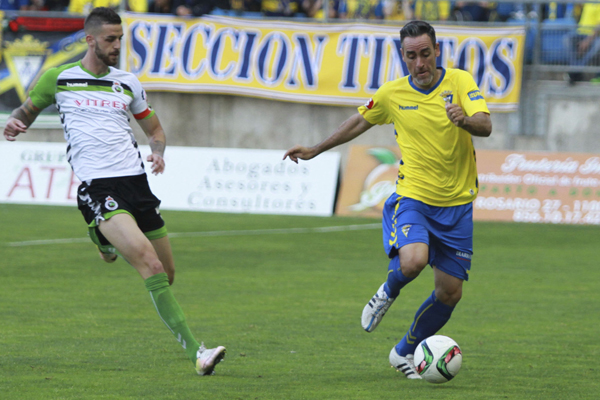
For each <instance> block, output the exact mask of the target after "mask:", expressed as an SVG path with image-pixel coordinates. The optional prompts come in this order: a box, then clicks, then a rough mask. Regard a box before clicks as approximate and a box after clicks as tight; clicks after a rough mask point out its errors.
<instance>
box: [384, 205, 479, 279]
mask: <svg viewBox="0 0 600 400" xmlns="http://www.w3.org/2000/svg"><path fill="white" fill-rule="evenodd" d="M382 225H383V247H384V249H385V252H386V253H387V255H388V257H390V258H394V257H395V256H396V255H397V254H398V250H399V249H400V248H401V247H403V246H406V245H407V244H410V243H425V244H427V245H428V246H429V265H431V266H432V267H436V268H438V269H440V270H442V271H444V272H445V273H447V274H449V275H452V276H454V277H456V278H459V279H462V280H465V281H466V280H469V271H470V270H471V256H472V255H473V204H472V203H468V204H464V205H460V206H453V207H434V206H430V205H427V204H425V203H423V202H421V201H418V200H414V199H411V198H408V197H402V196H398V195H397V194H395V193H394V194H393V195H391V196H390V197H389V198H388V199H387V201H386V202H385V206H384V209H383V222H382Z"/></svg>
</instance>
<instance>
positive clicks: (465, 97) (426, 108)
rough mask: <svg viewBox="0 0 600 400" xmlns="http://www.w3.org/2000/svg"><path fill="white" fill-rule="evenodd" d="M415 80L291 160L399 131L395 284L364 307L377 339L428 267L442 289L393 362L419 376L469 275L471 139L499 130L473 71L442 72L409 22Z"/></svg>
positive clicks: (389, 211)
mask: <svg viewBox="0 0 600 400" xmlns="http://www.w3.org/2000/svg"><path fill="white" fill-rule="evenodd" d="M400 41H401V44H402V59H403V60H404V62H405V63H406V65H407V67H408V71H409V73H410V75H409V76H407V77H403V78H400V79H397V80H395V81H391V82H387V83H385V84H384V85H383V86H381V87H380V88H379V90H378V91H377V92H376V93H375V95H374V96H373V98H372V99H370V100H369V102H368V103H367V104H366V105H364V106H361V107H359V108H358V113H357V114H355V115H353V116H351V117H350V118H348V119H347V120H346V121H345V122H344V123H342V125H340V127H339V128H338V129H337V130H336V131H335V132H334V133H333V134H332V135H331V136H329V137H328V138H327V139H325V140H324V141H323V142H321V143H319V144H317V145H316V146H312V147H304V146H298V145H297V146H294V147H292V148H291V149H290V150H288V151H287V152H286V153H285V155H284V157H283V158H284V159H285V158H287V157H289V158H290V159H291V160H292V161H294V162H298V160H299V159H302V160H310V159H311V158H313V157H316V156H317V155H319V154H320V153H322V152H324V151H326V150H329V149H331V148H333V147H335V146H338V145H340V144H342V143H346V142H348V141H350V140H352V139H354V138H356V137H357V136H359V135H361V134H362V133H364V132H365V131H367V130H368V129H369V128H371V127H372V126H373V125H375V124H377V125H381V124H391V123H393V124H394V128H395V130H396V140H397V142H398V145H399V146H400V151H401V152H402V160H401V161H400V168H399V171H398V181H397V186H396V187H397V188H396V193H394V194H393V195H392V196H390V198H389V199H388V200H387V201H386V205H385V207H384V211H383V223H382V225H383V242H384V248H385V251H386V253H387V255H388V257H389V258H390V263H389V266H388V275H387V281H386V282H384V283H383V284H382V285H381V287H380V288H379V290H378V291H377V293H376V294H375V296H373V298H372V299H371V300H370V301H369V303H368V304H367V305H366V306H365V308H364V310H363V314H362V318H361V323H362V326H363V328H364V329H365V330H366V331H367V332H372V331H373V330H374V329H375V328H376V327H377V325H378V324H379V322H380V321H381V319H382V318H383V316H384V315H385V313H386V311H387V310H388V309H389V307H390V306H391V305H392V303H393V302H394V300H395V299H396V298H397V297H398V295H399V294H400V289H402V288H403V287H404V286H405V285H406V284H408V283H409V282H411V281H412V280H413V279H414V278H416V277H417V276H418V275H419V273H420V272H421V271H422V270H423V269H424V268H425V266H426V265H427V264H429V265H431V267H432V268H433V271H434V283H435V290H434V291H433V293H432V294H431V296H429V297H428V298H427V300H425V302H424V303H423V304H422V305H421V307H420V308H419V310H418V311H417V312H416V314H415V319H414V321H413V323H412V325H411V327H410V328H409V330H408V332H407V333H406V335H405V336H404V337H403V338H402V340H401V341H400V343H398V344H397V345H396V346H394V347H393V348H392V351H391V352H390V363H391V364H392V366H393V367H395V368H396V369H398V370H399V371H401V372H403V373H404V375H406V377H407V378H409V379H420V378H421V377H420V375H419V374H418V372H417V370H416V368H415V366H414V362H413V354H414V350H415V348H416V346H417V345H418V344H419V342H420V341H421V340H423V339H425V338H427V337H429V336H431V335H434V334H435V333H436V332H437V331H439V330H440V329H441V328H442V327H443V326H444V325H445V324H446V322H447V321H448V320H449V319H450V316H451V314H452V311H453V310H454V307H455V306H456V304H457V303H458V302H459V300H460V299H461V296H462V286H463V282H464V281H465V280H468V278H469V275H468V274H469V270H470V268H471V256H472V254H473V206H472V202H473V200H475V197H476V196H477V192H478V185H477V169H476V165H475V150H474V148H473V142H472V140H471V136H483V137H487V136H489V135H490V134H491V132H492V123H491V120H490V115H489V110H488V108H487V105H486V103H485V100H484V99H483V96H482V95H481V92H480V91H479V88H478V87H477V84H476V83H475V81H474V80H473V78H472V77H471V75H470V74H469V73H468V72H465V71H461V70H457V69H451V68H448V69H443V68H438V67H436V58H437V57H439V55H440V49H439V45H438V44H437V42H436V38H435V30H434V29H433V27H432V26H431V25H429V24H428V23H426V22H423V21H411V22H409V23H408V24H406V25H405V26H404V27H403V28H402V30H401V31H400Z"/></svg>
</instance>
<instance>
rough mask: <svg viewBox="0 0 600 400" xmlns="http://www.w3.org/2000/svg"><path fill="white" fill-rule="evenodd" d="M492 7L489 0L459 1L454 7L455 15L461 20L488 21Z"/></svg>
mask: <svg viewBox="0 0 600 400" xmlns="http://www.w3.org/2000/svg"><path fill="white" fill-rule="evenodd" d="M490 12H491V7H490V3H488V2H487V1H479V2H474V3H471V2H464V1H459V2H457V3H456V6H455V8H454V15H455V16H456V19H457V20H459V21H473V22H488V21H489V20H490Z"/></svg>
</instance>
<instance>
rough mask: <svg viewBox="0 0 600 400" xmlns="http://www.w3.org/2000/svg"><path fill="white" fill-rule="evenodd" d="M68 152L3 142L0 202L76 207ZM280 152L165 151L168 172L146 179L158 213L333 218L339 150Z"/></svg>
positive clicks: (56, 145) (55, 145)
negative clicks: (306, 154)
mask: <svg viewBox="0 0 600 400" xmlns="http://www.w3.org/2000/svg"><path fill="white" fill-rule="evenodd" d="M66 147H67V145H66V143H65V144H63V143H34V142H14V143H8V142H4V143H2V142H0V168H2V171H3V175H2V179H1V180H0V202H3V203H23V204H48V205H73V206H75V205H76V203H77V202H76V196H77V187H78V186H79V184H80V182H79V180H78V179H77V178H76V177H75V175H74V174H73V172H72V170H71V167H70V165H69V164H68V162H67V160H66ZM140 151H141V154H142V157H143V159H144V160H145V159H146V157H147V156H148V155H149V154H150V148H149V147H148V146H140ZM284 153H285V151H284V150H249V149H216V148H197V147H176V146H170V147H168V148H167V151H166V154H165V162H166V165H167V167H166V170H165V173H164V174H161V175H158V176H154V175H151V174H149V176H148V180H149V182H150V187H151V188H152V190H153V192H154V193H155V194H156V196H157V197H158V198H159V199H161V200H162V204H161V208H162V209H169V210H190V211H212V212H233V213H255V214H284V215H314V216H330V215H332V213H333V205H334V201H335V193H336V187H337V180H338V173H339V163H340V155H339V153H333V152H332V153H327V154H323V155H322V156H320V157H318V158H316V159H315V160H312V161H311V162H310V163H302V164H300V165H298V164H295V163H293V162H291V161H289V160H285V161H283V160H282V157H283V154H284ZM148 167H149V165H147V163H146V168H147V170H148Z"/></svg>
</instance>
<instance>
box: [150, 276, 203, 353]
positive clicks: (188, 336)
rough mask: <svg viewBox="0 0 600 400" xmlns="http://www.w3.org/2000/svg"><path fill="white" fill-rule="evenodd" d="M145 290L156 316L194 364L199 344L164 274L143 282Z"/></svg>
mask: <svg viewBox="0 0 600 400" xmlns="http://www.w3.org/2000/svg"><path fill="white" fill-rule="evenodd" d="M144 283H145V284H146V289H148V291H149V292H150V298H152V302H153V303H154V307H155V308H156V311H157V312H158V316H159V317H160V319H162V321H163V322H164V323H165V325H166V326H167V328H169V330H170V331H171V333H172V334H173V335H174V336H175V339H177V341H178V342H179V343H180V344H181V346H183V349H184V350H185V353H186V354H187V355H188V357H189V358H190V360H192V362H193V363H194V364H195V363H196V351H198V347H200V343H198V342H197V341H196V339H194V336H193V335H192V332H190V328H188V326H187V323H186V322H185V315H183V310H181V307H179V304H178V303H177V300H175V297H174V296H173V293H172V292H171V288H170V287H169V279H168V278H167V274H166V273H164V272H163V273H161V274H156V275H153V276H151V277H150V278H148V279H146V280H145V281H144Z"/></svg>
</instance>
